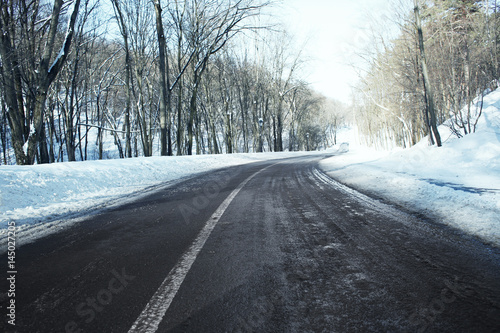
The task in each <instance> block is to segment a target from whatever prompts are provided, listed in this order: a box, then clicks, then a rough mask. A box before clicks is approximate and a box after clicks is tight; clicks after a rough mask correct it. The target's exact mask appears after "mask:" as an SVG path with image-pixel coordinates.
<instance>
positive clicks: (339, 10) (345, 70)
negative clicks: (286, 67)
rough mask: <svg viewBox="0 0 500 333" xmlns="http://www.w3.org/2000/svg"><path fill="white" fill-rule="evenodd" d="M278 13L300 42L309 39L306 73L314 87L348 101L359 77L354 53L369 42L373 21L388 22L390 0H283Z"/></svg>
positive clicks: (328, 95)
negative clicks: (354, 61)
mask: <svg viewBox="0 0 500 333" xmlns="http://www.w3.org/2000/svg"><path fill="white" fill-rule="evenodd" d="M278 16H281V17H282V20H283V21H284V22H285V24H286V27H287V30H289V31H290V32H291V33H292V34H293V35H295V38H297V40H298V42H297V43H296V44H297V45H302V44H303V41H306V40H307V44H306V48H305V50H304V56H305V57H306V58H307V59H309V61H308V62H307V64H306V65H305V67H304V74H306V78H307V80H308V81H309V82H310V83H311V84H312V86H313V88H315V89H316V90H318V91H319V92H321V93H323V94H324V95H326V96H327V97H332V98H336V99H338V100H341V101H343V102H348V101H349V95H350V91H351V88H350V86H351V85H352V84H354V83H355V82H356V80H357V76H356V72H355V70H354V69H353V68H352V66H350V65H349V63H351V62H352V61H353V60H354V58H355V55H354V52H355V51H356V50H358V49H362V48H363V47H364V46H365V45H366V43H368V42H369V35H368V34H367V30H369V28H370V24H371V23H370V22H371V21H372V20H377V21H384V22H385V21H387V22H388V24H389V20H388V19H387V17H389V16H391V9H390V1H387V0H356V1H339V0H284V1H283V3H282V5H281V6H280V8H279V14H278Z"/></svg>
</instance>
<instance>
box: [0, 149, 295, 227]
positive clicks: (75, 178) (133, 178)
mask: <svg viewBox="0 0 500 333" xmlns="http://www.w3.org/2000/svg"><path fill="white" fill-rule="evenodd" d="M291 156H297V154H296V153H279V154H270V153H264V154H232V155H200V156H179V157H177V156H176V157H149V158H134V159H121V160H102V161H86V162H71V163H68V162H66V163H55V164H46V165H34V166H1V167H0V212H1V217H0V235H1V234H5V233H6V230H7V227H8V222H9V221H14V222H15V224H16V226H17V228H18V230H26V229H30V228H31V227H33V226H37V227H38V228H39V227H40V224H42V225H43V224H47V225H48V224H49V222H50V221H54V220H57V219H58V218H67V217H68V216H70V217H78V216H79V215H82V214H85V213H87V212H89V211H92V210H96V209H99V208H102V207H106V206H108V205H110V204H113V203H114V202H122V199H126V198H127V197H135V196H136V195H140V194H141V193H144V192H145V191H147V189H148V188H155V187H158V186H161V185H162V184H165V183H166V182H169V181H174V180H178V179H181V178H184V177H188V176H192V175H195V174H198V173H202V172H207V171H211V170H215V169H219V168H223V167H229V166H235V165H242V164H246V163H252V162H257V161H261V160H270V159H279V158H286V157H291Z"/></svg>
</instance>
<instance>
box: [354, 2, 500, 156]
mask: <svg viewBox="0 0 500 333" xmlns="http://www.w3.org/2000/svg"><path fill="white" fill-rule="evenodd" d="M393 14H394V16H393V20H394V22H396V23H397V26H398V29H397V32H396V33H395V34H384V33H383V32H381V31H382V30H381V29H373V31H372V32H371V34H370V37H371V40H372V43H371V45H370V49H369V50H364V51H363V52H359V56H360V57H361V58H363V59H364V60H365V64H366V69H365V70H362V71H360V78H361V80H360V82H359V84H358V86H357V87H356V89H355V94H354V95H355V96H354V97H353V101H354V102H353V104H354V107H353V110H355V111H354V112H355V118H356V124H357V125H358V128H359V130H360V132H361V133H362V139H363V140H364V142H365V143H366V144H368V145H371V146H376V147H379V148H382V149H388V148H392V147H404V148H407V147H411V146H413V145H415V144H416V143H417V142H419V141H420V140H422V139H423V138H425V137H426V136H428V138H429V144H431V145H433V144H435V145H437V146H441V143H442V140H443V138H441V137H440V134H439V132H438V131H437V126H439V125H441V124H443V125H445V126H447V127H448V128H449V129H450V132H451V133H452V135H454V136H457V137H463V136H465V135H467V134H470V133H474V131H475V130H476V125H477V121H478V119H479V118H480V117H481V114H482V107H481V105H482V102H481V101H482V97H483V96H484V95H485V94H486V93H488V92H489V91H491V90H494V89H496V88H497V87H498V78H499V58H498V57H499V54H498V51H499V49H498V46H499V41H500V39H499V32H500V31H499V25H498V23H499V15H498V7H497V2H496V1H491V0H486V1H474V0H440V1H419V0H412V1H400V2H398V5H395V6H394V13H393ZM388 35H389V36H388ZM368 55H369V56H368ZM475 99H478V101H479V103H474V100H475ZM474 105H479V107H475V106H474ZM444 139H446V138H444Z"/></svg>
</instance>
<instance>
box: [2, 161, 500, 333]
mask: <svg viewBox="0 0 500 333" xmlns="http://www.w3.org/2000/svg"><path fill="white" fill-rule="evenodd" d="M320 159H321V157H319V156H313V157H302V158H295V159H287V160H282V161H278V162H276V161H274V162H262V163H255V164H251V165H247V166H241V167H235V168H229V169H224V170H220V171H217V172H214V173H210V174H204V175H201V176H198V177H195V178H192V179H188V180H185V181H183V182H181V183H180V184H177V185H176V186H174V187H166V188H163V189H160V190H158V191H156V192H155V193H152V194H151V195H150V196H148V197H144V198H142V199H140V200H138V201H137V202H134V203H132V204H127V205H124V206H122V207H118V208H113V209H110V210H108V211H105V212H102V213H101V214H99V215H97V216H93V217H90V218H89V219H88V220H85V221H82V222H79V223H78V224H76V225H75V226H73V227H71V228H68V229H66V230H64V231H62V232H59V233H57V234H53V235H50V236H47V237H45V238H42V239H40V240H38V241H36V242H34V243H31V244H27V245H24V246H22V247H20V248H18V249H17V253H16V260H17V271H18V273H17V275H16V283H15V289H16V296H15V300H16V321H15V323H16V326H12V325H9V324H8V323H7V320H8V319H9V318H8V317H7V316H6V314H7V313H8V312H7V311H8V310H7V309H6V307H7V305H8V304H7V301H8V298H7V294H6V293H5V292H4V291H5V290H8V288H9V285H8V281H7V277H8V276H7V277H5V274H6V273H5V272H6V271H7V269H6V268H5V269H4V270H3V271H4V273H3V274H4V278H3V279H2V281H1V287H2V294H1V296H0V304H1V311H2V317H3V318H2V319H3V320H2V322H1V325H2V327H0V331H1V332H96V333H104V332H131V333H133V332H420V331H428V332H499V331H500V251H499V249H497V248H493V247H489V246H487V245H485V244H483V243H481V242H480V241H477V240H475V239H473V238H471V237H469V236H466V235H463V234H461V233H460V232H458V231H456V230H453V229H450V228H449V227H444V226H442V225H440V224H439V223H438V222H439V221H430V220H427V219H425V218H423V217H419V216H418V214H413V213H409V212H405V211H402V210H401V209H399V208H396V207H394V206H391V205H388V204H387V203H383V202H380V201H379V200H376V199H372V198H370V197H368V196H365V195H363V194H361V193H359V192H357V191H355V190H352V189H350V188H347V187H345V186H343V185H341V184H339V183H337V182H336V181H334V180H332V179H330V178H329V177H328V176H326V175H325V174H323V173H322V172H321V171H319V170H318V169H317V162H318V161H319V160H320ZM471 218H474V217H471ZM1 258H2V263H6V262H7V258H6V254H2V257H1ZM5 266H6V265H5Z"/></svg>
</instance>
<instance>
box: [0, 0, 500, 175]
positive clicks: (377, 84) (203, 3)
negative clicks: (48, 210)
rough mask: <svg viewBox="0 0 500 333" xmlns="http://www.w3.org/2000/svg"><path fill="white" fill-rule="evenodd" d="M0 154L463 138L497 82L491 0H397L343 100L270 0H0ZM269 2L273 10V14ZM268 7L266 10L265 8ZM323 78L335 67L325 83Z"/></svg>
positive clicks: (404, 143) (47, 159)
mask: <svg viewBox="0 0 500 333" xmlns="http://www.w3.org/2000/svg"><path fill="white" fill-rule="evenodd" d="M1 3H2V5H1V13H0V29H1V32H2V35H1V38H0V60H1V63H0V103H1V106H2V110H1V112H0V142H1V148H0V149H1V156H0V164H4V165H8V164H18V165H30V164H41V163H54V162H63V161H84V160H95V159H109V158H131V157H138V156H145V157H148V156H172V155H194V154H198V155H199V154H221V153H245V152H263V151H271V152H280V151H285V150H288V151H297V150H316V149H320V148H326V147H329V146H331V145H334V144H336V143H337V142H336V141H337V137H336V135H337V131H338V130H339V128H342V126H344V125H349V126H351V127H356V128H357V129H358V132H359V135H360V140H361V141H362V143H364V144H367V145H369V146H374V147H377V148H382V149H387V148H392V147H405V148H406V147H411V146H413V145H414V144H416V143H417V142H419V141H420V140H421V139H422V138H424V137H426V136H428V137H429V144H436V145H437V146H440V145H441V142H442V138H441V137H440V134H439V131H438V130H437V127H438V126H439V125H441V124H445V125H447V126H448V127H449V128H450V130H451V132H452V133H453V134H454V135H456V136H458V137H460V136H464V135H467V134H469V133H473V132H474V131H475V125H476V124H477V120H478V119H479V117H480V116H481V111H482V110H481V108H476V107H473V105H474V104H473V101H474V99H476V98H481V96H483V95H484V94H485V93H486V92H487V91H489V90H492V89H495V88H496V87H497V85H498V83H497V82H498V81H497V79H498V77H499V68H498V67H499V59H498V44H499V36H498V35H499V27H498V17H499V15H498V12H497V4H496V1H491V0H482V1H473V0H440V1H437V0H426V1H424V0H396V1H395V2H394V6H393V8H394V9H393V10H394V13H392V14H393V16H392V17H391V20H392V22H394V23H395V24H396V25H397V27H398V29H397V32H396V33H391V34H385V33H383V32H382V30H383V29H382V30H381V29H376V28H374V29H373V30H372V31H371V32H370V36H369V37H370V45H369V47H368V48H367V49H366V50H357V51H356V52H357V55H358V56H359V58H361V59H362V61H363V65H362V66H360V67H359V83H358V84H357V85H356V86H355V87H353V94H352V98H351V100H352V103H351V105H344V104H343V103H341V102H339V101H336V100H332V99H330V98H327V97H325V96H323V95H321V94H320V93H318V92H316V91H315V90H314V89H313V88H312V87H311V85H310V84H309V83H308V82H307V80H305V79H304V77H306V75H304V73H303V70H302V67H303V64H304V62H305V61H307V59H304V57H303V56H302V52H301V51H302V50H301V49H300V48H297V47H296V44H297V43H296V41H295V40H294V37H293V36H291V34H289V33H288V32H287V31H286V29H285V28H283V26H281V25H280V23H279V22H277V20H276V19H275V18H274V17H273V15H272V14H271V13H272V11H273V10H274V11H275V10H279V6H280V5H286V2H280V1H272V0H269V1H267V0H136V1H127V0H53V1H49V0H2V2H1ZM276 8H278V9H276ZM271 9H272V10H271ZM333 79H334V78H332V80H333Z"/></svg>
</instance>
